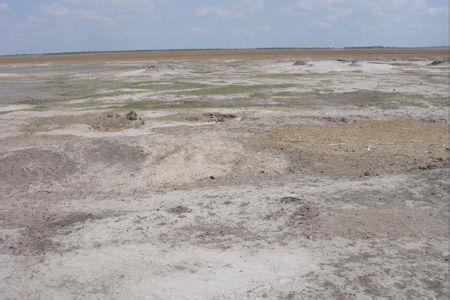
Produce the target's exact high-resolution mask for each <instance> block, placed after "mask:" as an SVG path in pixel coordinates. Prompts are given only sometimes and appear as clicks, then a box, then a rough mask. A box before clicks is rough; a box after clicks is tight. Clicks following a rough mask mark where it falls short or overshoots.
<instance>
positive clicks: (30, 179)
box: [0, 148, 78, 185]
mask: <svg viewBox="0 0 450 300" xmlns="http://www.w3.org/2000/svg"><path fill="white" fill-rule="evenodd" d="M76 172H78V164H77V163H76V162H75V161H73V160H71V159H70V158H69V157H67V156H66V155H63V154H61V153H58V152H56V151H52V150H47V149H39V148H28V149H23V150H16V151H13V152H10V153H9V154H7V155H6V156H4V157H2V158H0V181H1V182H3V183H6V184H9V185H11V184H12V185H27V184H32V183H49V182H51V181H59V180H62V179H64V178H65V177H67V176H69V175H72V174H74V173H76Z"/></svg>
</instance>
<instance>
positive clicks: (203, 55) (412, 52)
mask: <svg viewBox="0 0 450 300" xmlns="http://www.w3.org/2000/svg"><path fill="white" fill-rule="evenodd" d="M447 55H448V50H447V49H354V50H351V49H346V50H340V49H269V50H198V51H134V52H131V51H130V52H109V53H80V54H59V55H28V56H3V57H0V64H19V63H51V62H57V63H77V62H104V61H141V60H154V59H191V58H192V59H207V58H228V57H229V58H247V57H248V58H272V57H293V58H305V57H314V58H316V57H317V58H330V57H359V58H376V57H388V58H398V57H403V58H409V57H411V58H415V57H436V56H441V57H446V56H447Z"/></svg>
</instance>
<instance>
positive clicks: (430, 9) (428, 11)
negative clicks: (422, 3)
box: [424, 6, 448, 15]
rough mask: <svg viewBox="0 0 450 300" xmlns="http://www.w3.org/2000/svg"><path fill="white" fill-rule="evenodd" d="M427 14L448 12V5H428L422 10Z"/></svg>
mask: <svg viewBox="0 0 450 300" xmlns="http://www.w3.org/2000/svg"><path fill="white" fill-rule="evenodd" d="M424 13H425V14H427V15H440V14H446V13H448V7H446V6H437V7H428V8H427V9H425V11H424Z"/></svg>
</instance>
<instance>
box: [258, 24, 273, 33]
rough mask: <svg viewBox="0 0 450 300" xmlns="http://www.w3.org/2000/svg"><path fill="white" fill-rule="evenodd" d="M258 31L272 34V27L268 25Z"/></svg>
mask: <svg viewBox="0 0 450 300" xmlns="http://www.w3.org/2000/svg"><path fill="white" fill-rule="evenodd" d="M258 31H262V32H270V31H272V27H270V26H268V25H262V26H259V27H258Z"/></svg>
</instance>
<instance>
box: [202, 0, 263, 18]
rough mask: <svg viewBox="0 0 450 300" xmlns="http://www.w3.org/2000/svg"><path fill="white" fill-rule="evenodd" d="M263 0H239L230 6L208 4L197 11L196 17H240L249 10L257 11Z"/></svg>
mask: <svg viewBox="0 0 450 300" xmlns="http://www.w3.org/2000/svg"><path fill="white" fill-rule="evenodd" d="M264 4H265V0H241V1H239V2H238V3H237V4H235V5H234V6H233V7H231V8H226V7H223V6H210V7H206V8H203V9H201V10H199V11H198V12H197V16H198V17H223V18H240V17H244V16H245V15H246V14H247V13H248V12H250V11H257V10H261V9H263V8H264Z"/></svg>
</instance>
